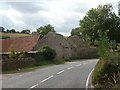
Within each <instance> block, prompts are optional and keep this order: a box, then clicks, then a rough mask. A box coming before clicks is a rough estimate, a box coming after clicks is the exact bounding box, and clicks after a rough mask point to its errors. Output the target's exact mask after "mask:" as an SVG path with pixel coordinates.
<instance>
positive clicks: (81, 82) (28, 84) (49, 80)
mask: <svg viewBox="0 0 120 90" xmlns="http://www.w3.org/2000/svg"><path fill="white" fill-rule="evenodd" d="M97 61H98V59H86V60H79V61H74V62H68V63H65V64H61V65H54V66H49V67H46V68H42V69H38V70H35V71H31V72H27V73H23V74H20V75H16V76H15V75H14V77H11V78H6V79H3V80H2V88H26V89H28V90H30V89H32V88H85V85H86V80H87V77H88V75H89V73H90V72H91V70H92V69H93V68H94V67H95V65H96V63H97Z"/></svg>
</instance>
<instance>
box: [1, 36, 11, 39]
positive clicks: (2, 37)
mask: <svg viewBox="0 0 120 90" xmlns="http://www.w3.org/2000/svg"><path fill="white" fill-rule="evenodd" d="M8 38H10V36H0V39H8Z"/></svg>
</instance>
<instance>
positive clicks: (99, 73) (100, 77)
mask: <svg viewBox="0 0 120 90" xmlns="http://www.w3.org/2000/svg"><path fill="white" fill-rule="evenodd" d="M92 83H93V85H94V86H95V88H113V87H117V88H118V86H120V85H119V84H120V53H117V52H111V53H110V54H109V56H108V57H106V58H104V59H101V60H99V62H98V63H97V65H96V67H95V70H94V72H93V75H92Z"/></svg>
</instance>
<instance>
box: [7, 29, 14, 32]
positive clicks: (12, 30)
mask: <svg viewBox="0 0 120 90" xmlns="http://www.w3.org/2000/svg"><path fill="white" fill-rule="evenodd" d="M7 33H16V31H15V29H11V30H8V29H7Z"/></svg>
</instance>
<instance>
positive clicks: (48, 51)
mask: <svg viewBox="0 0 120 90" xmlns="http://www.w3.org/2000/svg"><path fill="white" fill-rule="evenodd" d="M38 53H39V55H40V56H41V58H42V59H43V60H53V59H55V57H56V52H55V50H54V49H52V48H50V47H48V46H43V47H42V48H40V49H39V50H38Z"/></svg>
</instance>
